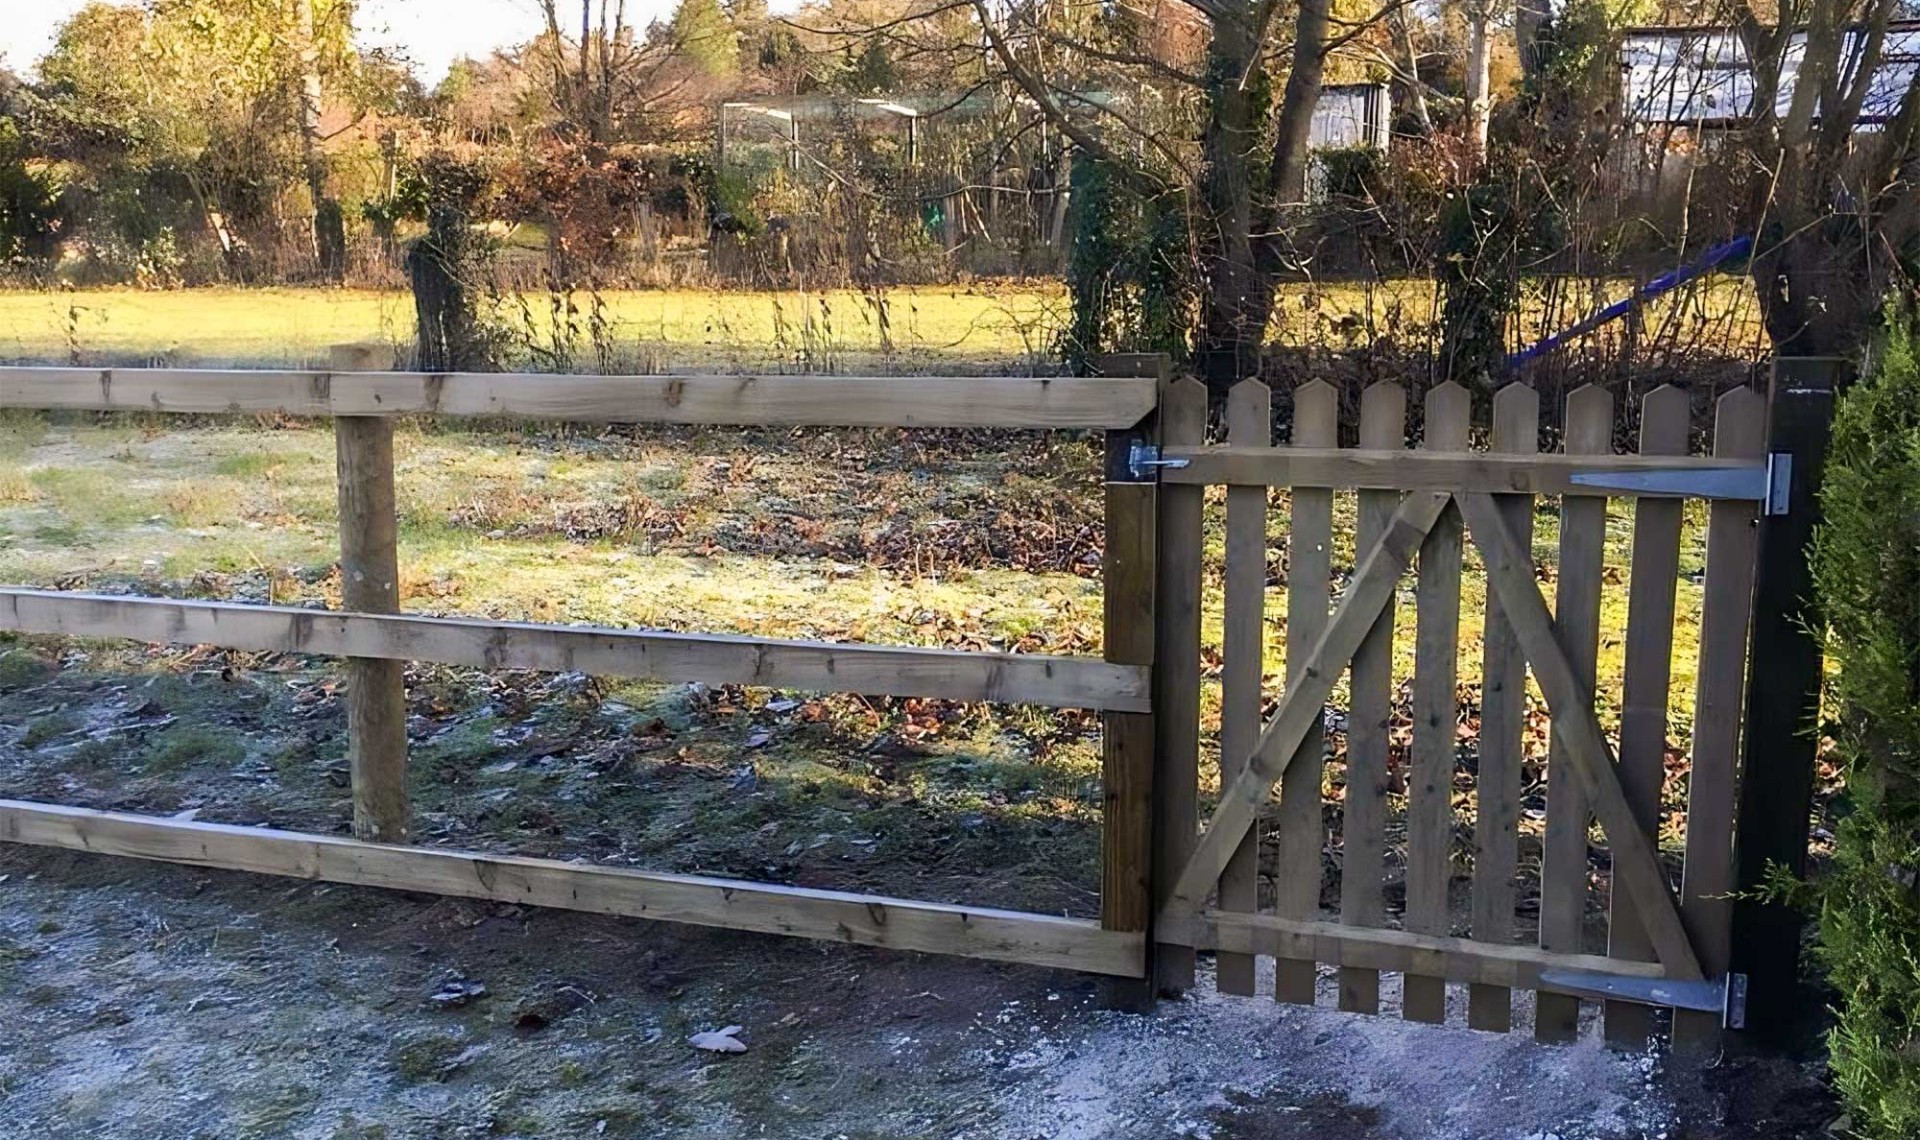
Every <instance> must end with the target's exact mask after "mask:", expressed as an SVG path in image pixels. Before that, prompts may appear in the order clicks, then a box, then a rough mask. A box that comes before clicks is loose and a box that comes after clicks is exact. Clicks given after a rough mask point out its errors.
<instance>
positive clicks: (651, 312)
mask: <svg viewBox="0 0 1920 1140" xmlns="http://www.w3.org/2000/svg"><path fill="white" fill-rule="evenodd" d="M1630 289H1631V284H1630V283H1629V282H1627V281H1625V280H1603V281H1583V282H1579V283H1577V284H1568V283H1566V282H1560V283H1558V284H1554V283H1551V282H1549V281H1547V280H1546V279H1542V280H1540V281H1529V282H1526V283H1524V287H1523V289H1522V295H1521V300H1520V303H1519V309H1518V312H1517V314H1516V316H1515V318H1514V320H1513V322H1512V327H1511V329H1510V338H1511V339H1512V340H1513V342H1514V347H1518V346H1519V345H1520V344H1522V343H1530V342H1531V341H1533V340H1536V339H1538V338H1540V337H1543V336H1545V335H1547V334H1549V333H1552V332H1557V331H1560V330H1562V329H1564V328H1566V327H1567V326H1568V325H1570V324H1572V323H1573V322H1574V321H1576V320H1578V319H1580V318H1581V317H1584V316H1585V315H1587V314H1588V313H1590V312H1593V311H1594V310H1597V309H1599V308H1601V307H1603V306H1605V305H1606V304H1608V303H1609V302H1611V301H1615V300H1619V299H1621V298H1623V297H1625V296H1627V294H1628V292H1629V290H1630ZM553 300H554V299H553V298H552V297H550V296H548V295H546V294H537V295H526V296H509V297H504V298H499V299H496V300H494V301H492V302H490V303H489V304H488V306H487V310H486V312H487V319H488V320H489V321H490V322H491V323H492V324H493V325H494V327H495V329H496V332H497V333H498V334H499V337H500V339H501V340H502V341H503V343H505V344H507V345H508V346H509V350H510V351H518V352H519V353H520V354H521V355H523V356H528V359H529V360H531V361H532V362H533V363H535V364H540V365H544V366H550V367H553V366H557V367H559V368H561V369H562V370H567V371H594V370H596V369H597V368H598V367H599V366H600V364H601V360H600V358H599V355H598V352H597V351H596V348H595V346H594V344H593V335H592V333H591V329H592V326H593V325H594V323H595V321H596V319H597V320H598V321H599V322H600V323H601V324H602V325H603V326H604V328H605V332H604V334H603V335H602V337H601V340H602V347H604V348H605V349H606V350H607V353H608V354H609V356H610V358H611V359H610V361H608V362H609V363H611V364H612V365H614V366H615V367H617V368H618V369H620V370H633V371H648V372H652V371H685V370H687V369H692V368H717V369H723V370H728V371H743V370H760V369H780V370H788V371H809V372H833V371H865V372H873V371H879V370H899V371H916V372H925V371H934V370H939V369H941V368H943V367H948V368H956V367H957V368H965V369H968V370H984V369H992V368H1006V367H1027V366H1032V365H1035V364H1039V363H1043V362H1051V361H1055V360H1057V359H1058V348H1059V336H1060V333H1061V331H1062V330H1063V329H1064V328H1065V327H1066V326H1067V324H1068V320H1069V306H1068V301H1067V296H1066V292H1065V290H1064V288H1063V287H1062V286H1061V285H1060V284H1059V283H1057V282H1051V281H1030V282H979V283H974V284H969V285H953V286H945V287H933V286H923V287H889V288H881V289H875V290H872V291H866V292H862V291H855V290H824V291H814V292H800V291H785V292H764V291H763V292H755V291H745V290H698V289H670V290H644V291H640V290H613V291H608V292H604V293H601V294H599V295H598V304H599V305H600V306H602V307H601V309H600V311H599V312H598V314H597V317H596V314H595V311H594V305H595V304H596V300H595V297H594V296H593V295H592V294H588V293H577V294H574V295H573V296H572V298H571V303H572V304H573V305H574V306H575V309H574V311H573V312H572V313H568V312H567V311H566V309H565V302H564V301H563V304H562V307H561V309H560V311H559V312H558V314H556V312H555V310H554V307H553V304H552V302H553ZM1441 315H1442V313H1441V299H1440V296H1439V294H1438V291H1437V289H1436V286H1435V284H1434V282H1432V281H1431V280H1428V279H1424V278H1394V279H1388V280H1382V281H1376V282H1351V281H1338V282H1298V281H1297V282H1289V283H1287V284H1285V285H1283V286H1282V287H1281V290H1280V295H1279V298H1278V300H1277V303H1276V305H1275V308H1274V314H1273V320H1272V325H1271V332H1270V335H1271V337H1272V340H1273V341H1274V343H1276V344H1278V345H1283V346H1312V347H1320V348H1329V349H1336V350H1341V349H1345V350H1350V349H1358V348H1365V347H1370V346H1373V345H1376V344H1390V345H1393V346H1396V347H1398V348H1402V349H1415V348H1417V347H1419V346H1420V345H1421V344H1423V343H1426V342H1430V341H1432V340H1433V339H1434V337H1435V335H1436V329H1437V328H1438V325H1439V322H1440V320H1441ZM1639 320H1640V329H1641V331H1640V337H1641V338H1642V340H1643V341H1648V342H1651V341H1655V340H1657V341H1659V342H1661V343H1667V344H1673V345H1699V346H1703V347H1705V348H1709V349H1713V350H1717V351H1721V352H1726V353H1731V354H1735V355H1737V354H1740V353H1742V352H1745V351H1749V350H1753V349H1757V347H1758V345H1759V343H1760V339H1759V323H1758V311H1757V308H1756V307H1755V305H1754V303H1753V295H1752V291H1751V289H1750V288H1749V287H1748V285H1747V283H1746V281H1745V280H1744V279H1743V278H1738V277H1732V276H1720V277H1715V278H1710V279H1705V280H1702V281H1700V282H1697V283H1695V284H1693V285H1690V286H1688V287H1686V288H1684V289H1681V290H1678V291H1676V292H1674V293H1672V294H1670V295H1668V296H1666V297H1663V298H1661V299H1659V300H1656V301H1654V302H1652V303H1650V304H1649V305H1647V306H1646V307H1645V308H1643V309H1642V310H1641V313H1640V316H1639ZM569 325H571V327H572V332H571V334H567V333H565V332H562V333H561V334H560V336H559V338H558V339H559V340H560V342H562V344H566V342H567V341H568V339H569V335H570V336H571V344H570V345H566V347H565V351H563V352H561V353H560V354H559V355H557V356H555V355H553V354H552V353H553V350H554V347H555V343H556V326H559V327H560V328H561V329H563V330H564V329H565V328H566V327H567V326H569ZM1623 327H1624V326H1622V325H1620V324H1615V325H1613V326H1610V327H1609V328H1608V329H1607V330H1605V331H1603V332H1602V333H1601V334H1599V335H1601V336H1605V337H1617V336H1619V335H1622V331H1621V330H1622V329H1623ZM413 337H414V310H413V302H412V299H411V297H410V296H409V295H407V294H405V293H400V292H380V291H374V290H365V289H284V288H275V289H239V288H212V289H192V290H178V291H173V292H148V291H142V290H136V289H99V290H85V291H76V292H32V291H11V292H0V359H8V360H19V361H34V362H43V363H68V362H79V363H83V364H92V363H114V364H120V365H126V364H130V363H149V362H152V363H181V364H210V365H241V366H250V365H262V366H264V365H319V364H322V363H324V361H325V360H326V356H327V350H328V348H329V346H331V345H334V344H341V343H346V342H356V341H375V342H381V343H387V344H393V345H396V346H404V345H407V344H410V343H411V342H412V340H413ZM529 345H531V346H535V347H536V348H539V349H540V350H542V351H544V352H546V353H548V355H546V356H544V357H537V358H536V357H535V356H529V355H528V346H529ZM516 346H517V347H516Z"/></svg>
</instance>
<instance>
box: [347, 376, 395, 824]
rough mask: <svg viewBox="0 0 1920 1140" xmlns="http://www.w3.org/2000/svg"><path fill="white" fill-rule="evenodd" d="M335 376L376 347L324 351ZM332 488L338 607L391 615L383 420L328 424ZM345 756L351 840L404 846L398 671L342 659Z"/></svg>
mask: <svg viewBox="0 0 1920 1140" xmlns="http://www.w3.org/2000/svg"><path fill="white" fill-rule="evenodd" d="M331 364H332V368H333V371H335V372H381V371H387V370H390V369H391V368H392V367H393V365H394V353H393V349H392V348H390V347H388V346H386V345H369V344H347V345H336V346H334V348H333V352H332V360H331ZM333 430H334V445H335V455H336V459H337V463H338V477H339V488H340V604H341V607H342V608H343V609H346V610H349V611H352V612H357V613H374V614H394V613H399V612H400V556H399V550H398V535H397V528H398V519H397V517H396V514H395V508H394V493H393V421H391V420H389V419H387V418H385V417H383V416H337V417H335V419H334V421H333ZM346 669H347V740H348V744H347V754H348V766H349V768H350V769H351V772H352V778H353V834H354V835H355V836H356V837H358V838H360V839H369V840H374V841H377V842H382V843H404V842H406V840H407V834H408V824H409V820H408V814H409V812H408V807H407V693H406V663H405V662H402V661H381V660H374V659H370V658H363V657H350V658H348V659H347V662H346Z"/></svg>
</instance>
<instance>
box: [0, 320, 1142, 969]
mask: <svg viewBox="0 0 1920 1140" xmlns="http://www.w3.org/2000/svg"><path fill="white" fill-rule="evenodd" d="M332 363H333V369H332V370H330V371H208V370H183V369H156V370H124V371H122V370H111V369H109V370H98V369H82V368H0V407H9V408H21V409H38V410H61V409H71V410H82V411H85V410H93V411H138V412H160V413H182V414H242V415H245V414H265V415H274V414H280V415H292V416H312V417H319V418H328V417H330V418H332V419H333V421H334V427H335V440H336V451H337V455H338V462H337V475H338V487H339V492H340V528H341V558H340V571H341V583H342V601H343V604H344V606H345V609H344V611H330V610H311V609H304V608H292V607H284V606H270V605H266V606H262V605H247V604H237V603H225V602H206V601H183V600H172V599H163V598H140V597H126V596H103V595H92V594H76V593H69V592H54V591H45V590H32V589H24V588H0V631H12V632H20V633H35V634H47V635H55V636H70V637H88V638H111V639H130V640H134V641H140V642H146V643H148V644H177V645H210V646H219V647H224V648H229V649H236V650H246V651H256V652H292V653H310V654H320V655H326V656H335V657H342V658H345V660H346V676H347V689H346V698H347V702H346V703H347V735H348V740H349V750H348V760H349V770H350V775H351V784H352V787H353V823H352V826H353V832H354V836H355V838H346V837H342V836H329V835H314V834H306V833H298V832H285V831H274V830H270V829H263V828H252V827H235V826H228V825H222V824H210V823H199V822H194V821H187V820H177V819H152V818H146V817H142V816H138V815H126V814H120V813H112V812H102V811H94V810H88V809H83V808H74V807H64V806H57V805H52V804H36V803H24V802H18V801H11V800H0V842H15V843H26V844H35V845H40V846H47V847H58V848H65V849H69V850H79V851H89V852H95V853H100V854H109V855H120V856H129V857H134V858H141V859H154V860H161V861H166V862H175V863H186V864H190V865H194V866H201V867H212V868H221V869H229V870H239V871H252V872H257V873H262V874H274V875H287V876H292V877H296V878H304V879H315V880H322V881H327V882H337V883H349V884H358V885H365V886H375V887H386V888H392V889H399V890H412V891H424V892H429V893H434V894H443V895H455V896H461V897H469V898H484V899H495V900H500V901H509V902H517V903H524V904H529V905H535V906H550V907H558V908H562V909H570V910H585V911H592V912H596V913H604V914H616V915H628V916H633V917H639V918H648V919H654V920H659V921H669V922H682V923H692V924H696V925H703V926H716V927H725V928H729V929H735V930H748V931H759V932H764V933H769V934H786V935H793V936H797V937H804V938H815V939H822V940H827V941H836V942H846V943H856V944H860V945H866V946H878V947H888V948H892V949H901V950H916V951H926V952H934V953H943V954H954V955H959V956H963V957H975V958H991V959H999V960H1005V961H1013V962H1022V963H1026V964H1030V965H1038V966H1049V967H1059V968H1066V969H1074V970H1081V971H1085V972H1089V973H1095V974H1103V975H1108V976H1109V977H1110V978H1113V979H1124V980H1121V981H1116V982H1114V983H1113V984H1114V986H1115V987H1116V988H1115V989H1114V990H1113V994H1114V995H1115V997H1116V999H1117V1000H1120V1001H1124V1002H1133V1001H1136V1000H1140V999H1142V998H1143V997H1144V996H1148V995H1147V991H1145V990H1144V989H1143V987H1142V979H1144V978H1145V976H1146V969H1147V948H1146V942H1147V938H1148V935H1147V932H1146V927H1147V925H1148V923H1147V919H1148V916H1149V912H1150V883H1149V881H1148V878H1147V873H1146V868H1147V866H1148V863H1149V856H1150V851H1151V844H1152V838H1151V834H1150V827H1149V826H1148V824H1149V820H1150V818H1151V810H1152V809H1151V800H1152V797H1151V788H1152V783H1153V781H1152V776H1151V772H1152V764H1153V753H1152V749H1151V746H1150V745H1151V740H1152V737H1153V729H1152V723H1153V721H1152V711H1153V706H1152V700H1151V693H1150V689H1151V676H1152V661H1153V654H1152V639H1151V632H1152V623H1153V603H1152V577H1151V576H1152V573H1153V552H1154V540H1155V533H1156V532H1155V524H1154V517H1155V516H1154V511H1153V506H1152V504H1153V495H1154V491H1155V488H1154V487H1153V486H1152V485H1151V484H1150V483H1148V484H1139V483H1135V484H1126V483H1123V482H1122V483H1109V484H1108V487H1107V500H1108V502H1107V524H1108V534H1107V558H1106V561H1105V564H1104V565H1103V567H1102V574H1103V578H1104V579H1105V585H1106V591H1105V592H1106V595H1107V603H1108V604H1107V607H1106V620H1105V646H1106V654H1107V658H1108V659H1105V660H1103V659H1099V658H1093V657H1066V656H1050V655H1042V654H1025V653H983V652H971V651H959V650H951V649H940V648H920V647H914V646H890V645H871V644H859V643H844V644H843V643H827V642H811V641H791V640H776V639H770V638H757V637H748V636H726V635H714V634H687V633H669V632H662V631H654V630H625V629H609V628H596V627H578V626H553V625H536V624H526V623H510V622H497V621H487V620H478V619H469V618H440V617H420V616H411V615H404V614H401V613H399V612H397V611H398V608H399V583H400V577H401V570H400V566H399V560H398V541H397V534H396V526H395V520H396V509H395V479H394V459H393V420H394V418H395V417H400V416H411V415H442V416H468V417H486V418H508V419H512V418H519V419H525V420H535V421H541V420H548V421H551V420H567V421H585V422H602V423H671V424H708V425H720V426H724V425H772V426H802V425H805V426H822V427H832V426H838V427H925V428H1019V429H1042V430H1044V429H1055V428H1099V429H1106V431H1107V450H1108V453H1109V463H1108V467H1109V472H1110V474H1112V473H1113V472H1123V473H1124V472H1125V470H1126V464H1125V462H1124V459H1125V457H1126V456H1127V455H1129V454H1131V449H1132V447H1133V445H1134V444H1135V443H1136V442H1139V441H1140V440H1141V438H1142V433H1143V432H1145V431H1147V430H1150V428H1151V419H1152V417H1153V415H1154V412H1155V410H1156V407H1157V405H1158V402H1159V387H1160V384H1161V382H1162V380H1163V378H1164V375H1165V369H1166V363H1165V360H1164V358H1160V357H1140V358H1129V359H1118V358H1116V359H1113V360H1110V361H1109V362H1108V365H1109V366H1108V371H1109V372H1111V373H1114V375H1112V376H1110V377H1009V376H988V377H925V376H910V377H887V376H566V375H522V374H510V373H501V374H494V373H488V374H467V373H455V374H444V375H439V374H434V375H429V374H420V373H405V372H394V371H389V370H387V369H388V368H390V366H391V364H392V352H391V350H390V349H388V348H387V347H385V346H381V345H339V346H335V348H334V350H333V354H332ZM405 661H424V662H432V663H437V664H447V665H464V666H471V667H475V668H482V669H529V670H537V671H543V672H581V673H587V674H594V675H602V676H623V677H636V678H645V679H650V680H656V681H667V682H694V681H698V682H706V683H710V684H745V685H758V686H766V687H769V688H778V689H800V690H811V691H816V692H848V693H859V694H864V695H872V696H897V697H936V698H946V699H952V700H963V701H989V702H996V703H1020V704H1036V705H1043V706H1051V707H1056V708H1079V709H1089V710H1098V711H1100V712H1101V713H1102V714H1103V723H1104V724H1105V726H1106V744H1105V750H1106V755H1105V759H1104V762H1103V781H1104V785H1105V786H1104V788H1103V797H1104V803H1105V811H1104V812H1103V819H1102V872H1103V873H1102V890H1101V918H1100V919H1099V920H1092V919H1088V920H1080V919H1070V918H1064V917H1060V916H1055V915H1046V914H1027V913H1020V912H1014V911H1006V910H997V909H991V908H981V907H967V906H955V905H948V904H941V903H929V902H920V901H914V900H907V899H898V898H891V897H882V896H876V895H864V894H851V893H846V892H840V891H824V890H811V889H806V888H799V887H789V886H782V885H777V884H764V883H754V882H748V881H742V880H729V879H714V878H702V877H697V876H688V875H676V874H662V873H653V872H647V871H638V870H630V869H626V868H610V867H594V866H582V865H577V864H572V863H561V862H557V861H553V860H544V859H528V858H521V857H515V856H503V855H491V854H483V853H472V852H453V851H447V850H443V849H422V848H418V847H410V846H406V844H407V843H408V841H409V839H410V838H411V832H412V824H411V808H410V805H409V797H408V793H407V785H408V772H407V765H408V755H407V753H408V739H407V733H406V725H405V720H406V694H405V680H404V673H403V672H402V671H401V668H400V663H402V662H405ZM1129 995H1130V996H1129Z"/></svg>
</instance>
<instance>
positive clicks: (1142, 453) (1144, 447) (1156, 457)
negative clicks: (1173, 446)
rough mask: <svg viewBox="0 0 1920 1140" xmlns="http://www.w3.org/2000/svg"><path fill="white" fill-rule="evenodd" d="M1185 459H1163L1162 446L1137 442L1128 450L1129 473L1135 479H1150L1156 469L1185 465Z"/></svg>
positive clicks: (1186, 463) (1186, 462) (1186, 461)
mask: <svg viewBox="0 0 1920 1140" xmlns="http://www.w3.org/2000/svg"><path fill="white" fill-rule="evenodd" d="M1188 462H1189V461H1188V460H1185V459H1162V458H1160V447H1159V445H1158V444H1152V443H1135V444H1134V445H1133V448H1132V449H1131V450H1130V451H1128V452H1127V473H1128V474H1130V475H1132V476H1133V477H1134V478H1135V479H1142V480H1144V479H1150V478H1152V477H1153V474H1154V472H1155V471H1158V470H1160V469H1161V468H1166V467H1185V466H1187V465H1188Z"/></svg>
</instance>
